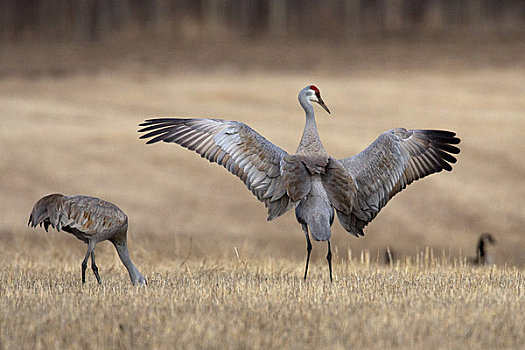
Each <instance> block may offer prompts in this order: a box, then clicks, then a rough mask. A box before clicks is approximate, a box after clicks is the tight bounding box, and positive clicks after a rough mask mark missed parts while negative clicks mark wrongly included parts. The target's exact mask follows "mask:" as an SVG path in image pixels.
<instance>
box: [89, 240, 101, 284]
mask: <svg viewBox="0 0 525 350" xmlns="http://www.w3.org/2000/svg"><path fill="white" fill-rule="evenodd" d="M91 269H92V270H93V272H94V273H95V277H96V278H97V282H98V284H101V283H102V282H101V281H100V275H99V274H98V267H97V265H96V264H95V250H94V249H93V250H92V251H91Z"/></svg>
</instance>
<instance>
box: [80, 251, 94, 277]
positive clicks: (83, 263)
mask: <svg viewBox="0 0 525 350" xmlns="http://www.w3.org/2000/svg"><path fill="white" fill-rule="evenodd" d="M93 249H95V242H92V241H89V242H88V248H87V252H86V257H85V258H84V260H83V261H82V283H86V269H87V261H88V259H89V256H90V255H91V252H92V251H93Z"/></svg>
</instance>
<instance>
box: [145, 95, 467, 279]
mask: <svg viewBox="0 0 525 350" xmlns="http://www.w3.org/2000/svg"><path fill="white" fill-rule="evenodd" d="M298 99H299V103H300V104H301V106H302V107H303V109H304V110H305V114H306V122H305V127H304V131H303V135H302V138H301V141H300V143H299V146H298V148H297V151H296V153H295V154H288V153H287V152H286V151H284V150H282V149H281V148H279V147H278V146H276V145H274V144H273V143H271V142H269V141H268V140H266V139H265V138H264V137H263V136H261V135H260V134H259V133H257V132H256V131H254V130H253V129H251V128H250V127H249V126H247V125H246V124H244V123H241V122H236V121H229V120H220V119H177V118H164V119H150V120H146V121H145V122H144V123H142V124H141V126H143V128H142V129H141V130H139V132H146V134H144V135H141V137H140V138H151V139H150V140H149V141H148V142H147V143H148V144H150V143H155V142H159V141H163V142H173V143H177V144H179V145H181V146H183V147H185V148H187V149H190V150H193V151H195V152H197V153H199V154H200V155H201V156H202V157H204V158H206V159H208V160H209V161H210V162H216V163H218V164H220V165H222V166H224V167H225V168H226V169H228V171H230V172H231V173H232V174H234V175H236V176H238V177H239V178H240V179H241V180H242V181H243V182H244V183H245V184H246V186H247V187H248V189H249V190H250V191H252V193H253V194H254V195H255V196H256V197H257V199H259V200H260V201H262V202H263V203H264V204H265V205H266V207H267V208H268V220H272V219H274V218H276V217H278V216H280V215H282V214H284V213H285V212H286V211H288V210H289V209H291V208H293V207H296V211H295V213H296V218H297V220H298V221H299V223H301V224H302V227H303V230H304V231H305V234H306V239H307V244H308V257H309V253H310V250H311V244H310V241H309V236H308V229H309V230H310V234H311V235H312V237H313V238H314V239H315V240H319V241H325V240H326V241H328V254H329V255H328V256H327V258H328V260H329V263H330V258H329V257H330V256H331V254H330V241H329V239H330V227H331V225H332V223H333V219H334V211H335V212H336V213H337V216H338V218H339V222H340V223H341V225H342V226H343V227H344V228H345V229H346V230H347V231H348V232H349V233H351V234H353V235H354V236H362V235H364V232H363V229H364V227H365V226H366V225H367V224H368V223H369V222H370V221H372V220H373V219H374V217H375V216H376V215H377V214H378V213H379V211H380V210H381V208H382V207H384V206H385V205H386V203H387V202H388V201H389V200H390V199H391V198H392V197H393V196H394V195H395V194H396V193H398V192H399V191H401V190H403V189H404V188H405V187H406V186H407V185H408V184H410V183H412V182H413V181H415V180H417V179H419V178H422V177H424V176H427V175H429V174H432V173H434V172H440V171H441V170H443V169H444V170H447V171H450V170H452V167H451V166H450V164H449V163H455V162H456V158H454V157H453V156H452V155H451V154H450V153H453V154H457V153H459V148H457V147H455V146H453V144H458V143H459V142H460V140H459V139H458V138H456V137H455V133H453V132H450V131H441V130H406V129H392V130H389V131H386V132H384V133H382V134H381V135H380V136H379V137H378V138H377V139H376V140H375V141H374V142H373V143H372V144H371V145H370V146H368V147H367V148H366V149H365V150H363V151H362V152H361V153H359V154H357V155H355V156H353V157H349V158H345V159H335V158H332V157H330V156H329V155H328V154H327V152H326V151H325V149H324V147H323V145H322V143H321V140H320V138H319V134H318V131H317V126H316V123H315V118H314V109H313V106H312V103H311V102H316V103H319V104H320V105H321V106H322V107H323V108H325V110H326V111H327V112H329V110H328V108H327V107H326V106H325V105H324V102H323V101H322V99H321V97H320V93H319V90H318V89H317V88H316V87H315V86H313V85H311V86H307V87H306V88H304V89H302V90H301V91H300V92H299V96H298ZM308 257H307V267H308ZM305 278H306V271H305Z"/></svg>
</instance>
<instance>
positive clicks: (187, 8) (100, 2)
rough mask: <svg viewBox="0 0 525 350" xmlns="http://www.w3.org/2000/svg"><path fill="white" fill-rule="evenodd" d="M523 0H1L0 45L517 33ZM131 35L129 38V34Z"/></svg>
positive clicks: (524, 9) (522, 16) (523, 11)
mask: <svg viewBox="0 0 525 350" xmlns="http://www.w3.org/2000/svg"><path fill="white" fill-rule="evenodd" d="M524 22H525V1H523V0H323V1H320V0H303V1H300V0H194V1H184V0H150V1H141V0H46V1H40V0H2V1H0V26H1V27H0V38H1V40H2V41H4V42H5V41H9V42H18V41H21V40H42V41H60V42H67V41H76V40H82V41H97V40H102V39H104V38H107V37H110V36H114V35H124V36H129V35H131V36H139V37H140V36H143V35H146V34H147V35H149V36H169V37H171V38H178V39H188V38H195V37H202V36H216V37H221V36H230V35H234V36H239V37H279V38H283V37H285V38H307V39H314V38H317V39H323V40H326V39H347V38H351V39H363V38H368V37H388V36H392V35H414V34H421V33H431V34H443V33H451V32H454V33H457V32H458V31H464V32H470V33H475V34H478V35H479V34H484V33H487V32H490V33H502V32H504V33H508V32H513V31H523V24H524ZM130 33H132V34H130Z"/></svg>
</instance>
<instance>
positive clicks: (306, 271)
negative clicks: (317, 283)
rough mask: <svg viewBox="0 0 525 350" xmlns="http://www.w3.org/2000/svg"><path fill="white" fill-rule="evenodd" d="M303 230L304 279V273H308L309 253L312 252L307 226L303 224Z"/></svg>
mask: <svg viewBox="0 0 525 350" xmlns="http://www.w3.org/2000/svg"><path fill="white" fill-rule="evenodd" d="M303 231H304V234H305V236H306V251H307V255H306V267H305V269H304V280H305V281H306V275H307V274H308V263H309V262H310V253H311V252H312V242H310V237H309V236H308V226H306V225H305V224H303Z"/></svg>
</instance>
